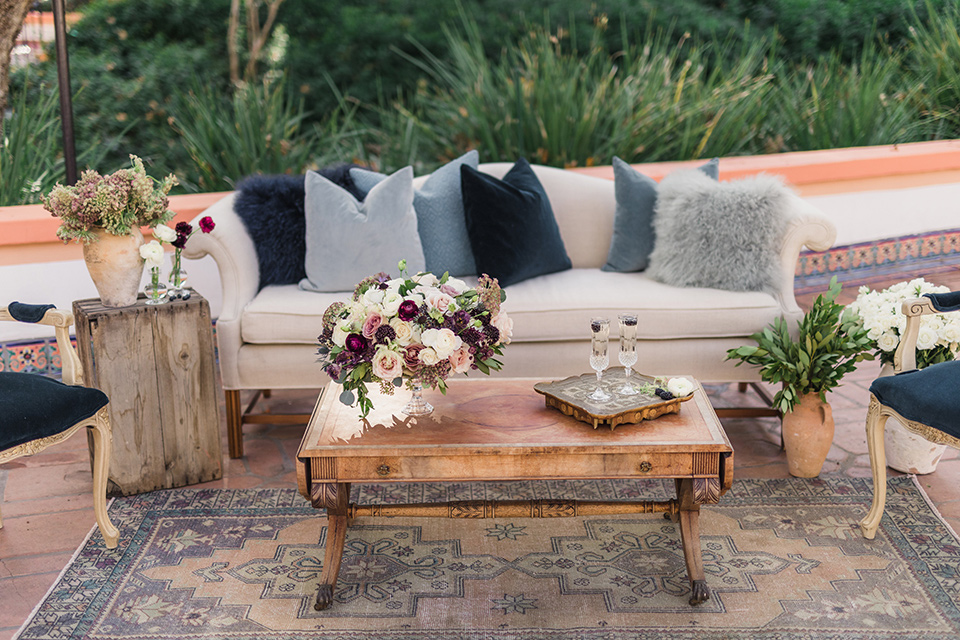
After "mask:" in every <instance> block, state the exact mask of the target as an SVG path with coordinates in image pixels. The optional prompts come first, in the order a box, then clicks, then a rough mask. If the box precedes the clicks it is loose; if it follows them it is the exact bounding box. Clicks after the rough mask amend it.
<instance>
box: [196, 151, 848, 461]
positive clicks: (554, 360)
mask: <svg viewBox="0 0 960 640" xmlns="http://www.w3.org/2000/svg"><path fill="white" fill-rule="evenodd" d="M511 166H512V165H511V164H509V163H491V164H481V165H480V170H481V171H483V172H485V173H488V174H491V175H493V176H496V177H502V176H503V175H504V174H505V173H506V172H507V171H508V170H509V169H510V167H511ZM534 170H535V172H536V174H537V177H538V178H539V179H540V181H541V183H542V184H543V186H544V188H545V190H546V192H547V194H548V196H549V198H550V202H551V205H552V207H553V210H554V213H555V215H556V219H557V223H558V225H559V228H560V233H561V236H562V237H563V241H564V245H565V247H566V250H567V253H568V255H569V257H570V260H571V262H572V263H573V269H571V270H569V271H564V272H560V273H555V274H550V275H547V276H540V277H537V278H534V279H532V280H527V281H525V282H521V283H519V284H516V285H514V286H510V287H507V288H506V292H507V302H506V309H507V311H508V312H509V313H510V315H511V317H512V318H513V321H514V333H513V341H512V343H511V344H510V345H509V347H507V349H506V351H505V354H504V368H503V371H502V372H499V374H498V375H503V376H532V377H539V378H544V379H557V378H561V377H565V376H569V375H574V374H579V373H583V372H585V371H588V370H589V368H588V365H587V361H588V355H589V346H588V342H589V332H588V330H587V327H588V321H589V319H590V317H592V316H596V315H607V316H610V317H612V318H615V317H616V315H617V314H618V313H620V312H623V311H628V310H629V311H635V312H636V313H637V314H638V316H639V326H638V347H637V349H638V355H639V360H638V363H637V365H636V369H637V370H638V371H641V372H643V373H647V374H653V375H670V374H692V375H694V376H696V377H697V378H698V379H699V380H701V381H704V382H743V383H751V382H756V381H758V380H759V376H758V375H757V372H756V371H755V370H752V369H751V368H749V367H734V363H733V362H732V361H725V359H724V358H725V355H726V352H727V349H731V348H734V347H737V346H740V345H742V344H744V343H745V342H747V337H748V336H749V335H750V334H752V333H754V332H756V331H758V330H760V329H762V328H763V327H764V326H765V325H767V324H768V323H770V322H772V321H773V319H774V318H777V317H780V316H783V317H784V318H786V319H787V320H788V321H789V323H790V325H791V326H795V324H796V320H797V319H799V318H800V317H801V315H802V312H801V310H800V308H799V307H798V306H797V302H796V299H795V298H794V293H793V277H794V270H795V266H796V264H797V258H798V255H799V253H800V250H801V249H802V248H803V247H804V246H806V247H809V248H810V249H813V250H817V251H822V250H825V249H827V248H829V247H830V246H831V245H832V244H833V241H834V239H835V235H836V231H835V228H834V226H833V224H832V223H831V222H830V220H829V219H828V218H827V217H826V216H824V215H823V214H822V213H820V212H819V211H818V210H817V209H816V208H814V207H813V206H811V205H809V204H808V203H806V202H805V201H804V200H802V199H801V198H799V197H796V196H791V201H792V211H791V214H790V221H789V223H788V226H787V230H786V232H785V234H784V235H783V237H782V239H781V242H780V247H779V253H780V264H781V268H782V273H781V277H780V286H779V290H778V291H777V292H776V293H775V294H773V295H770V294H767V293H759V292H734V291H721V290H717V289H691V288H678V287H673V286H668V285H665V284H661V283H659V282H655V281H653V280H651V279H650V278H649V277H647V275H646V274H645V273H643V272H640V273H610V272H603V271H601V270H600V267H601V266H602V265H603V264H604V263H605V261H606V258H607V252H608V250H609V247H610V238H611V234H612V231H613V219H614V210H615V198H614V183H613V181H612V180H606V179H602V178H596V177H592V176H586V175H583V174H580V173H575V172H570V171H564V170H562V169H555V168H550V167H542V166H534ZM424 179H425V177H420V178H418V179H417V181H416V182H415V185H417V184H420V183H422V181H423V180H424ZM233 199H234V196H233V194H231V195H228V196H226V197H224V198H223V199H222V200H220V201H218V202H217V203H216V204H214V205H213V206H211V207H210V208H209V209H207V210H206V211H205V212H203V214H202V215H201V217H202V216H203V215H210V216H212V217H213V219H214V220H215V221H216V229H214V231H213V232H212V233H210V234H196V235H195V236H194V237H193V238H192V239H191V240H190V242H189V244H188V245H187V248H186V249H185V252H184V255H185V256H186V257H188V258H194V259H198V258H202V257H203V256H205V255H210V256H212V257H213V258H214V260H215V261H216V263H217V266H218V268H219V270H220V277H221V281H222V286H223V310H222V312H221V314H220V317H219V319H218V321H217V342H218V346H219V358H220V371H221V374H222V381H223V388H224V390H225V393H226V406H227V422H228V439H229V441H230V455H231V457H240V456H242V455H243V445H242V434H241V427H242V424H243V423H250V422H270V423H277V422H281V421H285V420H284V419H283V418H281V417H279V416H276V415H274V416H264V415H250V414H249V408H248V410H247V412H242V411H241V409H240V391H241V390H245V389H246V390H266V389H306V388H321V387H323V386H324V385H325V384H326V383H327V382H328V381H329V378H328V377H327V376H326V375H325V374H324V373H323V372H322V371H321V370H320V367H319V365H318V364H317V357H316V349H315V346H314V344H315V341H316V337H317V335H318V334H319V333H320V330H321V316H322V315H323V312H324V310H325V309H326V308H327V307H328V306H329V305H330V303H332V302H334V301H336V300H339V299H342V298H344V297H346V296H347V295H348V294H347V293H343V294H326V293H312V292H307V291H302V290H300V289H299V288H298V287H297V285H283V286H277V285H272V286H267V287H265V288H264V289H263V290H260V291H258V281H259V271H258V266H257V253H256V250H255V248H254V244H253V241H252V240H251V239H250V237H249V236H248V235H247V233H246V229H245V227H244V225H243V223H242V221H241V220H240V218H239V217H238V216H237V215H236V214H235V213H234V212H233ZM194 224H196V222H195V223H194ZM385 266H387V267H389V265H385ZM254 402H255V400H254ZM254 402H251V403H250V406H251V407H252V406H253V404H254ZM289 420H296V421H301V422H302V421H303V417H302V416H296V417H293V418H290V419H289Z"/></svg>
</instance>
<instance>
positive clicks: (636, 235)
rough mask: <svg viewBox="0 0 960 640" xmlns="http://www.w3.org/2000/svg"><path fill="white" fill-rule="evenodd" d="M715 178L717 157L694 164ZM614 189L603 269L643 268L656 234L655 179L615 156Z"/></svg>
mask: <svg viewBox="0 0 960 640" xmlns="http://www.w3.org/2000/svg"><path fill="white" fill-rule="evenodd" d="M697 170H698V171H702V172H703V173H704V174H705V175H708V176H710V177H711V178H713V179H714V180H717V179H718V178H719V177H720V159H719V158H714V159H713V160H711V161H710V162H708V163H706V164H704V165H702V166H699V167H697ZM613 183H614V186H613V189H614V193H615V196H616V200H617V208H616V211H615V212H614V216H613V236H612V238H611V239H610V251H609V253H608V254H607V263H606V264H605V265H603V266H602V267H601V270H602V271H621V272H630V271H643V270H644V269H646V268H647V265H648V264H649V260H650V252H651V251H653V245H654V243H655V241H656V237H655V236H654V232H653V209H654V207H655V206H656V204H657V182H656V181H655V180H654V179H653V178H650V177H647V176H645V175H643V174H642V173H640V172H639V171H637V170H636V169H634V168H633V167H631V166H630V165H629V164H627V163H626V162H624V161H623V160H621V159H620V158H617V157H616V156H614V158H613Z"/></svg>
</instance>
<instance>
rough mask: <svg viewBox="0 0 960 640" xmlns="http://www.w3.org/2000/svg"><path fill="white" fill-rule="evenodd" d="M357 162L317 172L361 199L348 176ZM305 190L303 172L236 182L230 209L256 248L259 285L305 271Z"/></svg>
mask: <svg viewBox="0 0 960 640" xmlns="http://www.w3.org/2000/svg"><path fill="white" fill-rule="evenodd" d="M356 166H357V165H353V164H345V165H341V166H338V167H330V168H327V169H320V170H319V171H317V173H319V174H320V175H322V176H323V177H324V178H327V179H328V180H330V181H332V182H334V183H336V184H338V185H340V186H341V187H343V188H344V189H346V190H347V191H349V192H350V193H351V194H352V195H353V196H354V197H355V198H357V200H363V195H364V194H363V193H361V192H360V191H359V190H358V189H357V187H356V186H355V185H354V184H353V179H352V178H351V177H350V169H351V168H353V167H356ZM304 194H305V190H304V177H303V176H288V175H275V176H262V175H258V176H250V177H248V178H244V179H243V180H242V181H241V182H240V183H239V184H238V185H237V196H236V199H235V200H234V202H233V210H234V211H235V212H236V213H237V215H238V216H240V219H241V220H242V221H243V224H244V226H245V227H246V228H247V233H248V234H250V238H251V239H252V240H253V244H254V246H255V247H256V248H257V260H258V261H259V263H260V288H261V289H263V288H264V287H265V286H267V285H270V284H297V283H298V282H300V280H302V279H303V278H305V277H306V275H307V274H306V271H305V270H304V267H303V264H304V259H305V257H306V253H307V244H306V234H307V228H306V222H305V218H304V212H303V200H304Z"/></svg>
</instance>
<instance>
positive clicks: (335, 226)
mask: <svg viewBox="0 0 960 640" xmlns="http://www.w3.org/2000/svg"><path fill="white" fill-rule="evenodd" d="M304 188H305V192H306V196H305V198H304V215H305V216H306V240H307V253H306V259H305V261H304V270H305V271H306V274H307V277H306V278H304V279H303V280H301V281H300V288H301V289H304V290H306V291H322V292H331V291H352V290H353V288H354V287H355V286H356V284H357V283H358V282H360V280H362V279H363V278H366V277H367V276H370V275H373V274H375V273H377V272H379V271H386V272H387V273H390V274H392V275H396V272H397V263H398V262H399V261H400V260H406V261H407V268H408V270H409V271H410V272H411V273H416V272H418V271H422V270H423V269H424V267H425V264H424V259H423V248H422V246H421V245H420V235H419V234H418V233H417V215H416V213H414V211H413V169H412V168H411V167H406V168H404V169H401V170H400V171H397V172H396V173H394V174H393V175H392V176H390V177H388V178H387V179H385V180H384V181H383V182H381V183H380V184H378V185H376V186H375V187H373V189H371V190H370V193H368V194H367V197H366V198H365V199H364V201H363V202H360V201H358V200H357V199H356V198H354V197H353V196H352V195H351V194H350V193H349V192H348V191H347V190H346V189H344V188H343V187H340V186H338V185H336V184H335V183H333V182H331V181H330V180H327V179H326V178H324V177H323V176H321V175H320V174H318V173H316V172H314V171H308V172H307V177H306V184H305V187H304Z"/></svg>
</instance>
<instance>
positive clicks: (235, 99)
mask: <svg viewBox="0 0 960 640" xmlns="http://www.w3.org/2000/svg"><path fill="white" fill-rule="evenodd" d="M175 111H176V116H175V118H174V123H173V125H174V128H175V129H176V130H177V132H178V133H179V135H180V137H181V141H182V144H183V147H184V148H185V149H186V150H187V151H188V153H189V154H190V157H191V158H192V159H193V161H194V165H195V169H194V170H193V171H192V172H190V173H189V174H187V175H186V176H185V178H182V179H181V180H182V181H186V185H185V186H186V188H187V189H188V190H199V191H226V190H230V189H233V188H234V186H235V185H236V182H237V181H238V180H239V179H240V178H243V177H244V176H247V175H251V174H254V173H265V174H277V173H290V174H296V173H303V172H305V171H306V170H307V169H316V168H319V167H320V166H324V165H327V164H333V163H336V162H340V161H342V159H343V158H344V157H346V158H350V157H352V155H353V153H354V152H355V151H356V146H357V145H358V144H359V143H358V142H355V141H356V140H357V139H358V136H359V135H360V133H361V132H360V131H359V130H357V129H355V128H354V126H353V125H354V122H353V111H352V110H349V109H346V108H344V109H338V110H337V111H335V112H333V113H332V114H328V116H327V117H326V118H325V119H324V120H323V121H322V122H321V124H314V125H307V124H306V123H305V117H306V113H305V112H304V109H303V100H302V99H300V100H297V99H294V98H293V97H291V95H290V93H289V92H288V91H287V87H286V82H285V81H284V80H283V79H281V80H279V81H276V82H272V83H271V82H269V81H267V82H264V83H263V84H262V85H249V86H247V87H245V88H243V89H238V90H236V91H234V92H233V94H232V96H230V95H229V93H227V94H224V93H222V92H219V91H216V90H215V89H211V88H209V87H201V86H199V85H194V87H193V89H192V90H191V91H190V92H188V93H186V94H184V95H183V96H182V97H181V98H180V99H179V100H178V101H177V104H176V106H175Z"/></svg>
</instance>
